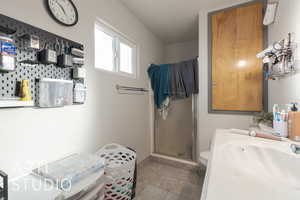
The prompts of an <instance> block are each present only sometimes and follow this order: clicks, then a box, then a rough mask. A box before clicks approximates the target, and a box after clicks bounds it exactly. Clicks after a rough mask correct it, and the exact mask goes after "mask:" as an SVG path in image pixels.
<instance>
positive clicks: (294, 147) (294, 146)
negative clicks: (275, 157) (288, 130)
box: [291, 144, 300, 154]
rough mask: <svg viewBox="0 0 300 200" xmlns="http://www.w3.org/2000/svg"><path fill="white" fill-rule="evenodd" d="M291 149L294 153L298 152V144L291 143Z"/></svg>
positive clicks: (299, 148)
mask: <svg viewBox="0 0 300 200" xmlns="http://www.w3.org/2000/svg"><path fill="white" fill-rule="evenodd" d="M291 149H292V151H293V152H294V153H295V154H300V145H296V144H291Z"/></svg>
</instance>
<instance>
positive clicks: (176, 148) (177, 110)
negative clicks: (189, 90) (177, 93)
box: [154, 95, 197, 161]
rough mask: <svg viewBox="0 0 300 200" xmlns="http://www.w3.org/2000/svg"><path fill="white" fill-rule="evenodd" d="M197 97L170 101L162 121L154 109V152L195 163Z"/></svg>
mask: <svg viewBox="0 0 300 200" xmlns="http://www.w3.org/2000/svg"><path fill="white" fill-rule="evenodd" d="M196 119H197V97H196V95H193V96H192V97H189V98H187V99H182V100H176V101H171V104H170V108H169V114H168V117H167V119H166V120H164V119H163V118H162V117H161V116H160V114H159V112H158V110H157V109H155V123H154V125H155V129H154V130H155V131H154V143H155V144H154V151H155V153H157V154H161V155H165V156H170V157H174V158H178V159H183V160H188V161H196V144H197V142H196V138H197V135H196V134H197V131H196V130H197V120H196Z"/></svg>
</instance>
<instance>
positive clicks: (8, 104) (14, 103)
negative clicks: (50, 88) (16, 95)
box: [0, 100, 34, 108]
mask: <svg viewBox="0 0 300 200" xmlns="http://www.w3.org/2000/svg"><path fill="white" fill-rule="evenodd" d="M33 106H34V101H18V100H0V108H18V107H33Z"/></svg>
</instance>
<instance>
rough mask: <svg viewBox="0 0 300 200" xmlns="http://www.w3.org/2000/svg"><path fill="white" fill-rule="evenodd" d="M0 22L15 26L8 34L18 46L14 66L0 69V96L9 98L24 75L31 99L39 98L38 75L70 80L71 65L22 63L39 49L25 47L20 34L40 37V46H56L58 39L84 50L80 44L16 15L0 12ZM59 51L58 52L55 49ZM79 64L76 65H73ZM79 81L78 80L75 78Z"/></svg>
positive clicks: (35, 56)
mask: <svg viewBox="0 0 300 200" xmlns="http://www.w3.org/2000/svg"><path fill="white" fill-rule="evenodd" d="M0 25H1V26H4V27H8V28H10V29H14V30H16V31H17V32H16V33H15V34H13V35H11V36H10V38H12V39H13V40H14V43H15V45H16V47H17V62H16V70H15V71H13V72H1V71H0V98H11V97H15V96H16V86H17V82H18V81H22V80H24V79H27V80H29V81H30V92H31V95H32V97H33V100H35V101H36V100H37V99H38V96H37V95H38V94H37V91H38V82H37V80H38V79H40V78H53V79H65V80H72V68H70V67H69V68H61V67H58V66H56V65H45V64H40V63H34V64H25V63H23V62H24V61H26V60H31V61H36V60H37V55H38V52H39V50H33V49H26V47H25V42H24V39H22V38H21V36H23V35H25V34H32V35H36V36H38V37H39V39H40V50H42V49H43V47H45V46H46V44H47V48H48V49H51V50H55V44H56V43H57V41H59V42H61V41H63V43H65V44H67V43H68V44H69V47H75V48H79V49H82V50H84V47H83V45H82V44H79V43H77V42H74V41H71V40H68V39H65V38H63V37H60V36H58V35H55V34H53V33H50V32H48V31H45V30H42V29H40V28H37V27H34V26H32V25H29V24H26V23H23V22H21V21H18V20H16V19H13V18H10V17H7V16H5V15H1V14H0ZM0 34H1V33H0ZM57 55H59V52H57ZM74 67H78V66H74ZM76 82H78V81H76Z"/></svg>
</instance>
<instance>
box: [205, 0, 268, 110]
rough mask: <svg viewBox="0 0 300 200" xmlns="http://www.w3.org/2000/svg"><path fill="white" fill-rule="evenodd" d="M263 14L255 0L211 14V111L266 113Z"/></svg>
mask: <svg viewBox="0 0 300 200" xmlns="http://www.w3.org/2000/svg"><path fill="white" fill-rule="evenodd" d="M263 12H264V3H263V2H261V1H256V2H251V3H247V4H243V5H239V6H237V7H232V8H228V9H225V10H221V11H216V12H212V13H210V14H209V26H210V27H209V37H210V39H209V48H210V49H209V52H210V53H209V54H210V55H209V59H210V62H209V64H210V66H209V68H210V70H209V72H210V74H209V77H210V81H209V87H210V99H209V101H210V108H209V110H210V112H223V113H226V112H232V113H234V112H236V113H253V112H261V111H263V109H264V99H265V97H264V87H265V83H264V77H263V64H262V62H261V60H260V59H257V58H256V54H257V53H258V52H261V51H262V50H263V49H264V42H266V41H265V40H264V39H265V28H264V26H263Z"/></svg>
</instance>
